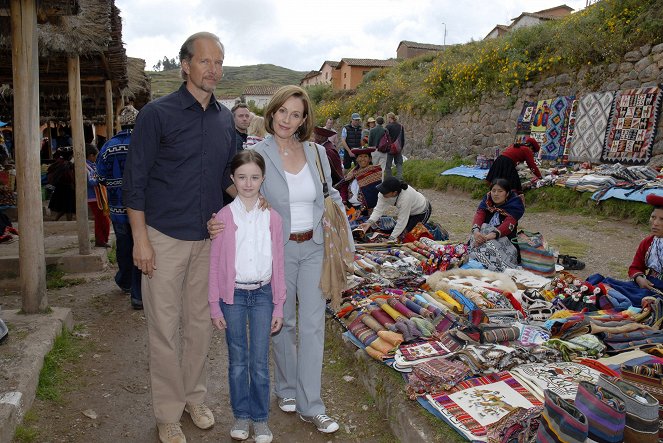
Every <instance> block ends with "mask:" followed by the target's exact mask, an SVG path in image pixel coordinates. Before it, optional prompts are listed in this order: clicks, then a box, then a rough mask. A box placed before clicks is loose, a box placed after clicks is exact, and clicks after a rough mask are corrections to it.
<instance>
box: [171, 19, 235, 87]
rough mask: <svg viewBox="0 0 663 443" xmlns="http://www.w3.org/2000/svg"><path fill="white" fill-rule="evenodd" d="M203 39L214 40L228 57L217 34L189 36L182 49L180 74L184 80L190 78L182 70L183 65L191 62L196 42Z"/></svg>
mask: <svg viewBox="0 0 663 443" xmlns="http://www.w3.org/2000/svg"><path fill="white" fill-rule="evenodd" d="M201 38H208V39H210V40H214V41H215V42H217V43H218V44H219V46H221V54H223V55H224V56H225V55H226V50H225V48H224V47H223V43H221V40H220V39H219V37H218V36H217V35H216V34H212V33H211V32H204V31H203V32H196V33H195V34H193V35H191V36H189V38H187V39H186V41H185V42H184V44H182V47H181V48H180V74H181V75H182V79H183V80H185V81H186V80H187V79H188V78H189V75H188V74H187V73H186V72H184V69H182V67H181V65H182V62H183V61H185V60H186V61H187V62H190V61H191V58H192V57H193V44H194V43H195V42H196V40H198V39H201Z"/></svg>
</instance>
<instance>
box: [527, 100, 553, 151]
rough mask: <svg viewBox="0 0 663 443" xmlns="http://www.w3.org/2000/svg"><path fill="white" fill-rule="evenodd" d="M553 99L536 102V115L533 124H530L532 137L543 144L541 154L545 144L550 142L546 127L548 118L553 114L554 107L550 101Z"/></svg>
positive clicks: (540, 144)
mask: <svg viewBox="0 0 663 443" xmlns="http://www.w3.org/2000/svg"><path fill="white" fill-rule="evenodd" d="M551 102H552V100H539V101H538V102H537V104H536V110H535V111H534V117H532V125H531V126H530V129H531V132H530V137H532V138H533V139H534V140H536V141H537V142H538V143H539V146H541V148H542V149H541V151H540V152H539V154H542V153H543V146H545V145H547V144H548V135H547V134H546V127H547V126H548V120H550V117H551V116H552V108H551V107H550V103H551Z"/></svg>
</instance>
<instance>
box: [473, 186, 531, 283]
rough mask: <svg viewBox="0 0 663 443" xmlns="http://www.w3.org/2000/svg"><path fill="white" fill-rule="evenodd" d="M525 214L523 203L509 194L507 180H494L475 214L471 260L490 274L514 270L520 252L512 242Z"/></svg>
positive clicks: (516, 195) (512, 194)
mask: <svg viewBox="0 0 663 443" xmlns="http://www.w3.org/2000/svg"><path fill="white" fill-rule="evenodd" d="M524 213H525V206H524V205H523V200H522V199H521V198H520V196H519V195H518V194H516V193H515V192H513V191H512V190H511V185H510V183H509V181H508V180H506V179H503V178H497V179H495V180H493V182H492V183H491V185H490V191H489V192H488V193H487V194H486V195H485V196H484V197H483V199H482V200H481V203H479V207H478V208H477V212H476V213H475V214H474V220H473V222H472V223H473V225H472V237H471V238H470V258H473V259H475V260H477V261H479V262H480V263H481V264H483V265H484V266H485V267H486V268H487V269H489V270H491V271H498V272H501V271H504V269H506V268H515V267H516V266H518V263H519V262H520V257H519V255H520V254H519V251H518V249H517V248H516V246H514V245H513V243H512V242H511V239H512V238H515V237H516V233H517V231H518V220H520V218H521V217H522V216H523V214H524Z"/></svg>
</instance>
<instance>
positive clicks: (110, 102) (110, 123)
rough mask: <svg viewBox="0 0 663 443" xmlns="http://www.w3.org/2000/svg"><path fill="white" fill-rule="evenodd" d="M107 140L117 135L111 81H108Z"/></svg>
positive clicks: (106, 84) (106, 83)
mask: <svg viewBox="0 0 663 443" xmlns="http://www.w3.org/2000/svg"><path fill="white" fill-rule="evenodd" d="M105 86H106V140H110V139H111V137H112V136H113V135H115V131H114V130H113V129H114V126H113V121H114V120H115V119H114V117H115V116H114V115H113V83H112V82H111V81H110V80H106V82H105Z"/></svg>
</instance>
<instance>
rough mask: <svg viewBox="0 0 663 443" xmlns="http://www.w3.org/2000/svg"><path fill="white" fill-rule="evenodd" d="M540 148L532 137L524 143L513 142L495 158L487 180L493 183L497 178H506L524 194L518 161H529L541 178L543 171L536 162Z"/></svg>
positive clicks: (530, 167)
mask: <svg viewBox="0 0 663 443" xmlns="http://www.w3.org/2000/svg"><path fill="white" fill-rule="evenodd" d="M540 149H541V146H539V143H538V142H537V141H536V140H534V139H533V138H532V137H526V138H525V140H524V141H523V142H522V143H514V144H512V145H511V146H509V147H508V148H506V149H505V150H504V151H503V152H502V153H501V154H500V156H499V157H497V158H496V159H495V162H494V163H493V166H491V167H490V169H489V170H488V175H487V176H486V181H487V182H488V183H492V182H493V180H495V179H496V178H504V179H506V180H508V182H509V184H510V186H511V189H512V190H513V191H515V192H516V193H517V194H522V193H523V187H522V184H521V183H520V177H519V176H518V170H517V169H516V166H518V163H522V162H525V163H527V166H528V167H529V169H530V171H532V174H534V175H535V176H536V177H537V178H538V179H541V172H540V171H539V168H538V167H537V166H536V163H534V154H536V153H537V152H539V150H540Z"/></svg>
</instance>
